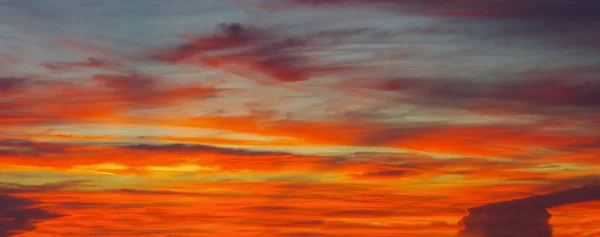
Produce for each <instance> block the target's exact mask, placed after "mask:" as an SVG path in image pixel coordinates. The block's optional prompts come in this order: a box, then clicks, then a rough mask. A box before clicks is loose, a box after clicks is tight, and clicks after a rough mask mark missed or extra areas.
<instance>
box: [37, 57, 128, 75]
mask: <svg viewBox="0 0 600 237" xmlns="http://www.w3.org/2000/svg"><path fill="white" fill-rule="evenodd" d="M42 66H43V67H45V68H47V69H49V70H51V71H54V72H70V71H76V70H85V69H90V68H91V69H104V70H108V71H117V72H123V71H124V65H123V64H121V63H118V62H113V61H110V60H108V59H104V58H98V57H88V58H87V59H86V60H85V61H82V62H52V63H44V64H42Z"/></svg>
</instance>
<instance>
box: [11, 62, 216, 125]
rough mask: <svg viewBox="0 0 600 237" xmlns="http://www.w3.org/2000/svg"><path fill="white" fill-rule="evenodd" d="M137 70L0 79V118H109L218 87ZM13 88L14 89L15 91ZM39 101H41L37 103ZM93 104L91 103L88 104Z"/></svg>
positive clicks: (41, 120)
mask: <svg viewBox="0 0 600 237" xmlns="http://www.w3.org/2000/svg"><path fill="white" fill-rule="evenodd" d="M163 83H164V81H162V80H160V79H158V78H156V77H153V76H150V75H142V74H135V73H131V74H96V75H94V76H92V77H90V78H83V79H82V80H80V81H76V82H75V81H54V80H32V79H21V78H1V79H0V95H3V94H4V95H6V96H4V100H3V101H2V102H0V108H2V109H3V116H2V118H0V123H7V124H15V125H18V124H19V123H23V124H35V123H58V122H61V123H69V122H77V121H79V122H81V120H78V119H82V118H87V119H96V120H102V119H111V118H115V117H119V116H122V114H123V113H125V112H128V111H130V110H136V109H148V108H157V107H164V106H167V105H177V104H180V103H185V102H186V101H190V100H198V99H205V98H208V97H211V96H214V95H216V94H217V93H218V92H219V90H218V89H216V88H213V87H212V86H204V85H201V84H200V83H186V84H184V83H181V84H178V85H173V84H169V85H166V84H163ZM17 92H18V93H17ZM40 101H44V103H39V102H40ZM90 104H93V105H94V106H89V105H90Z"/></svg>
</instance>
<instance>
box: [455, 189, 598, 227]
mask: <svg viewBox="0 0 600 237" xmlns="http://www.w3.org/2000/svg"><path fill="white" fill-rule="evenodd" d="M592 200H600V184H597V183H594V184H591V185H586V186H583V187H579V188H572V189H567V190H563V191H559V192H554V193H549V194H545V195H538V196H532V197H528V198H523V199H516V200H511V201H504V202H498V203H492V204H488V205H484V206H479V207H474V208H469V209H468V210H467V211H468V212H469V215H467V216H465V217H463V218H462V219H461V221H460V223H461V224H463V225H464V227H465V228H464V229H462V230H460V231H459V232H458V234H457V235H456V236H455V237H507V236H511V237H551V236H552V228H551V227H550V225H549V224H548V220H549V219H550V217H551V216H552V215H550V213H548V211H547V210H546V209H547V208H551V207H557V206H563V205H568V204H573V203H579V202H586V201H592Z"/></svg>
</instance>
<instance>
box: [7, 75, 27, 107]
mask: <svg viewBox="0 0 600 237" xmlns="http://www.w3.org/2000/svg"><path fill="white" fill-rule="evenodd" d="M27 82H28V80H27V79H25V78H18V77H0V96H3V95H4V96H6V95H10V94H12V93H16V92H20V91H21V90H23V88H24V87H25V86H26V83H27ZM0 106H1V105H0Z"/></svg>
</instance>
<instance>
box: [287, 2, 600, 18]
mask: <svg viewBox="0 0 600 237" xmlns="http://www.w3.org/2000/svg"><path fill="white" fill-rule="evenodd" d="M283 1H284V2H289V3H292V4H299V5H311V6H315V7H318V6H319V5H346V6H356V5H364V6H375V7H382V8H383V9H388V10H392V11H397V12H402V13H416V14H425V15H433V16H444V17H461V18H469V17H475V18H528V19H544V20H552V21H589V22H593V21H594V20H597V19H600V17H599V16H598V14H596V12H597V11H598V10H599V9H600V4H598V2H597V1H594V0H583V1H578V2H568V1H562V0H552V1H544V0H525V1H516V0H513V1H508V2H507V1H499V0H484V1H474V0H470V1H461V2H451V1H438V0H426V1H417V0H283Z"/></svg>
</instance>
